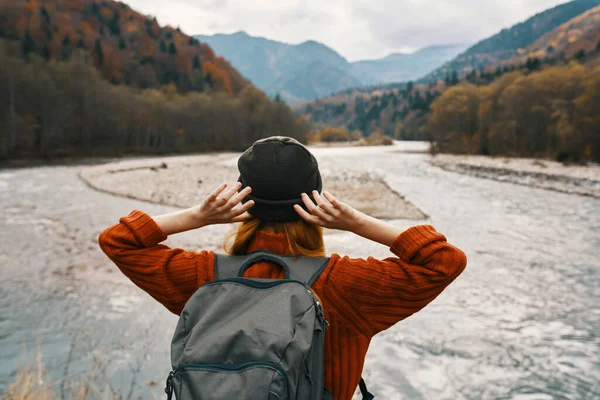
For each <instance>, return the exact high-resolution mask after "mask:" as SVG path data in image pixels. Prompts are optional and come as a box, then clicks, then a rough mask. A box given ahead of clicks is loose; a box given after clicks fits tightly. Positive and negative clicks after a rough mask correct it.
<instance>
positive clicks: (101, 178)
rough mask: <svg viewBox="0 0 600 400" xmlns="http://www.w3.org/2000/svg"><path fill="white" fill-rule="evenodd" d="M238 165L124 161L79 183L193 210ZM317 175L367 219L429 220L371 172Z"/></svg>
mask: <svg viewBox="0 0 600 400" xmlns="http://www.w3.org/2000/svg"><path fill="white" fill-rule="evenodd" d="M236 159H237V156H234V155H232V154H214V155H199V156H185V157H168V158H164V159H141V160H128V161H122V162H117V163H111V164H105V165H100V166H94V167H90V168H86V169H84V170H82V171H81V172H80V177H81V178H82V179H83V180H84V181H85V182H86V183H87V184H88V185H90V186H91V187H93V188H95V189H98V190H101V191H104V192H109V193H113V194H117V195H120V196H124V197H129V198H136V199H140V200H146V201H150V202H153V203H160V204H168V205H173V206H177V207H191V206H193V205H196V204H198V203H199V202H201V201H202V199H203V198H204V197H205V196H206V195H208V194H209V193H210V192H211V191H213V190H214V189H215V188H216V187H217V186H218V185H219V184H221V183H223V182H228V183H233V182H235V181H237V178H238V176H239V173H238V170H237V168H236V166H235V164H236V163H235V160H236ZM320 169H321V175H322V176H323V182H324V188H323V189H324V190H328V191H330V192H331V193H332V194H333V195H334V196H336V197H337V198H338V199H339V200H340V201H343V202H345V203H347V204H350V205H351V206H353V207H355V208H356V209H358V210H360V211H362V212H364V213H366V214H369V215H371V216H373V217H376V218H384V219H423V218H427V216H426V215H425V214H424V213H423V212H422V211H420V210H419V209H418V208H417V207H415V206H414V205H413V204H411V203H410V202H409V201H407V200H406V199H404V198H403V197H402V196H401V195H400V194H399V193H397V192H395V191H394V190H392V189H391V188H390V186H389V185H388V184H387V183H386V182H385V180H384V179H383V177H381V176H380V175H378V174H376V173H374V172H370V171H361V170H352V171H350V170H340V169H339V168H336V165H335V163H334V162H333V160H328V159H323V160H322V161H321V160H320Z"/></svg>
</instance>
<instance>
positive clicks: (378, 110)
mask: <svg viewBox="0 0 600 400" xmlns="http://www.w3.org/2000/svg"><path fill="white" fill-rule="evenodd" d="M599 12H600V6H599V7H597V8H595V9H592V10H589V11H588V12H585V13H584V14H582V15H580V16H577V17H575V18H573V19H572V20H570V21H568V22H566V23H565V24H563V25H561V26H559V27H558V28H556V29H555V30H554V31H552V32H550V33H548V34H547V35H546V36H544V38H543V39H540V40H539V41H538V42H536V44H534V45H532V47H531V48H528V49H529V50H528V51H531V55H530V57H529V58H527V59H525V60H523V59H521V58H514V59H513V61H514V63H513V64H508V63H506V62H505V63H502V64H501V63H497V64H492V65H490V66H488V67H487V68H481V69H479V70H473V71H471V72H470V73H469V74H467V75H466V76H465V77H464V78H459V76H458V73H456V72H455V73H453V74H451V75H449V76H446V77H445V79H444V80H443V81H442V80H439V81H437V82H435V83H433V82H432V83H429V84H421V85H413V83H411V82H409V83H408V84H404V85H401V86H398V87H394V88H392V89H387V90H385V89H381V90H375V91H373V92H361V91H351V92H348V93H342V94H338V95H336V96H332V97H329V98H325V99H321V100H319V101H316V102H313V103H309V104H306V105H304V106H302V107H300V108H299V110H298V111H299V112H300V113H306V114H308V115H309V116H310V118H311V119H312V120H313V121H314V122H316V123H317V124H328V125H333V126H345V127H346V128H348V129H350V130H354V129H358V130H360V131H362V133H363V134H364V135H367V134H370V133H372V132H374V131H381V132H382V133H384V134H387V135H390V136H395V137H397V138H399V139H406V140H411V139H420V140H431V141H435V142H439V145H438V150H440V151H450V152H471V153H481V154H512V155H543V156H550V157H554V158H558V159H562V160H568V159H570V160H584V159H595V160H599V159H600V149H599V148H598V144H599V143H600V135H599V134H598V132H600V120H598V118H597V115H599V114H600V112H599V111H598V110H600V97H598V93H600V87H599V86H598V84H599V82H600V81H599V77H600V24H598V14H599ZM544 46H545V47H544ZM548 46H555V47H556V49H557V51H556V52H550V53H551V54H553V57H551V56H550V53H548ZM541 47H543V49H544V51H545V52H544V57H543V58H538V57H535V56H536V55H540V54H539V53H537V52H536V51H537V50H536V49H538V48H541ZM432 110H433V112H432ZM594 110H596V111H594Z"/></svg>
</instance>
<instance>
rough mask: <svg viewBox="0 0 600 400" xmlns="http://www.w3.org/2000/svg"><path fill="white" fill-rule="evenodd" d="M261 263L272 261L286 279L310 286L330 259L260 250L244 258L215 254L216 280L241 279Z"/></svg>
mask: <svg viewBox="0 0 600 400" xmlns="http://www.w3.org/2000/svg"><path fill="white" fill-rule="evenodd" d="M259 261H270V262H273V263H275V264H278V265H279V266H281V267H282V268H283V270H284V274H285V279H295V280H298V281H301V282H304V283H306V284H307V285H308V286H312V284H313V283H314V282H315V281H316V280H317V278H318V277H319V275H321V272H323V270H325V267H326V266H327V264H328V263H329V257H293V256H281V255H279V254H276V253H273V252H270V251H267V250H258V251H254V252H252V253H248V254H246V255H243V256H228V255H224V254H217V253H215V279H216V280H218V279H226V278H235V277H241V276H242V275H243V274H244V271H246V269H248V268H249V267H250V266H251V265H253V264H255V263H257V262H259Z"/></svg>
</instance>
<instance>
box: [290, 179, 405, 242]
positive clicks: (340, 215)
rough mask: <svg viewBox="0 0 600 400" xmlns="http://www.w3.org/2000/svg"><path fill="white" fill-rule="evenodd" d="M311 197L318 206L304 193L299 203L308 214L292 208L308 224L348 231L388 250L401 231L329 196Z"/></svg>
mask: <svg viewBox="0 0 600 400" xmlns="http://www.w3.org/2000/svg"><path fill="white" fill-rule="evenodd" d="M312 194H313V197H314V199H315V201H316V203H317V204H315V203H313V201H312V200H311V199H310V197H308V196H307V195H306V194H305V193H302V202H303V203H304V205H305V206H306V208H307V209H308V211H309V212H306V211H304V209H303V208H302V207H300V206H299V205H295V206H294V210H296V212H297V213H298V214H299V215H300V217H302V219H304V220H305V221H307V222H309V223H311V224H315V225H320V226H322V227H324V228H330V229H341V230H344V231H350V232H353V233H356V234H357V235H359V236H362V237H364V238H367V239H370V240H373V241H375V242H378V243H381V244H383V245H386V246H388V247H389V246H391V245H392V244H393V243H394V240H396V238H397V237H398V235H400V234H401V233H402V229H401V228H400V227H397V226H394V225H392V224H388V223H387V222H385V221H380V220H378V219H377V218H373V217H371V216H369V215H366V214H364V213H362V212H360V211H358V210H355V209H354V208H352V207H350V206H349V205H347V204H344V203H342V202H341V201H338V200H337V199H336V198H335V197H333V196H332V195H331V193H329V192H323V196H320V195H319V193H318V192H317V191H316V190H314V191H313V193H312ZM323 197H324V198H323Z"/></svg>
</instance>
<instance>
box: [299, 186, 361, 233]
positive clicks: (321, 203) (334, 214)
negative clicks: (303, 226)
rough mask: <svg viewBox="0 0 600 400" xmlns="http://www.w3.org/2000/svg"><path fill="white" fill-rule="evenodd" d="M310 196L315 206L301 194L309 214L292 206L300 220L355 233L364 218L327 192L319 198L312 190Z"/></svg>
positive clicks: (300, 208) (304, 194)
mask: <svg viewBox="0 0 600 400" xmlns="http://www.w3.org/2000/svg"><path fill="white" fill-rule="evenodd" d="M312 195H313V197H314V199H315V201H316V203H317V204H315V203H313V201H312V200H311V198H310V197H309V196H308V195H306V193H302V202H303V203H304V205H305V206H306V208H307V209H308V211H309V212H306V211H305V210H304V209H303V208H302V207H300V206H299V205H295V206H294V210H296V212H297V213H298V214H299V215H300V217H302V219H304V220H305V221H306V222H309V223H311V224H314V225H319V226H322V227H324V228H329V229H340V230H344V231H352V232H354V231H356V229H357V228H358V226H359V225H360V223H361V221H362V219H363V217H364V214H363V213H361V212H360V211H357V210H355V209H354V208H352V207H350V206H349V205H347V204H344V203H342V202H341V201H339V200H337V199H336V198H335V197H333V195H332V194H331V193H329V192H323V196H321V195H320V194H319V192H317V191H316V190H313V192H312Z"/></svg>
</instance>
